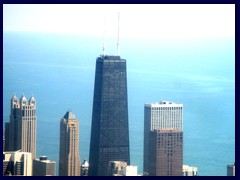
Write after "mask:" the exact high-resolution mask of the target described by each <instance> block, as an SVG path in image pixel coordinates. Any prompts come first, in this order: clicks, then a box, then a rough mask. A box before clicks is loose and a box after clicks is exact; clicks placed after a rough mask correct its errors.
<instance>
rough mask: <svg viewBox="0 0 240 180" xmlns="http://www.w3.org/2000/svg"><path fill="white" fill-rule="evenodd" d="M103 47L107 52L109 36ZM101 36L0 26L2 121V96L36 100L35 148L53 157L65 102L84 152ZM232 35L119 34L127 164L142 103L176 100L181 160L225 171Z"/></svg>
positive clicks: (137, 142) (231, 144)
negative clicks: (162, 36) (0, 31)
mask: <svg viewBox="0 0 240 180" xmlns="http://www.w3.org/2000/svg"><path fill="white" fill-rule="evenodd" d="M108 41H109V44H108V47H107V50H108V52H109V54H115V52H116V45H115V43H112V42H115V39H108ZM101 46H102V38H101V37H94V36H78V35H67V34H65V35H64V34H58V35H56V34H53V33H52V34H51V33H7V32H5V33H4V36H3V108H4V109H3V113H4V114H3V121H4V122H6V121H9V115H10V99H11V97H12V95H13V93H16V95H17V96H18V97H19V98H20V96H21V95H22V93H24V94H25V95H26V97H27V98H30V96H31V95H33V96H34V97H35V98H36V100H37V156H40V155H47V156H48V158H49V159H51V160H55V161H56V162H57V171H58V158H59V126H60V119H61V118H62V117H63V116H64V114H65V113H66V111H67V110H69V109H71V110H72V112H73V113H74V114H75V115H76V117H77V118H78V120H79V124H80V158H81V161H83V160H84V158H87V160H88V156H89V143H90V131H91V120H92V119H91V118H92V103H93V88H94V76H95V63H96V57H97V56H99V54H100V53H101ZM234 46H235V40H234V38H205V39H204V38H201V39H200V38H199V39H188V40H181V39H175V40H174V39H161V40H159V39H158V40H156V39H144V38H143V39H137V38H124V39H122V40H121V57H122V58H123V59H126V60H127V78H128V79H127V81H128V107H129V131H130V150H131V164H133V165H137V166H138V172H139V173H142V164H143V162H142V161H143V120H144V103H153V102H159V101H160V100H168V101H172V102H177V103H183V105H184V110H183V130H184V164H187V165H190V166H197V167H198V174H199V175H226V166H227V164H232V163H233V162H234V161H235V116H234V115H235V77H234V75H235V59H234V58H235V57H234V54H235V50H234V48H235V47H234Z"/></svg>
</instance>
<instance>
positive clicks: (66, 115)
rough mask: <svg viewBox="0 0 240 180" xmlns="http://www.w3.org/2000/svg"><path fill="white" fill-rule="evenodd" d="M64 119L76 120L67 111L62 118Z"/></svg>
mask: <svg viewBox="0 0 240 180" xmlns="http://www.w3.org/2000/svg"><path fill="white" fill-rule="evenodd" d="M63 118H64V119H68V120H69V119H76V118H75V115H74V114H73V113H72V112H71V111H67V113H66V114H65V115H64V117H63Z"/></svg>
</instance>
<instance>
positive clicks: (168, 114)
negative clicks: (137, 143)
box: [143, 101, 183, 175]
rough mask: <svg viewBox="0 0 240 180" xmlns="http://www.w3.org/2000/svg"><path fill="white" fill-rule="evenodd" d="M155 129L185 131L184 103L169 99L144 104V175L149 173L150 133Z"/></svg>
mask: <svg viewBox="0 0 240 180" xmlns="http://www.w3.org/2000/svg"><path fill="white" fill-rule="evenodd" d="M154 129H162V130H173V129H174V130H179V131H183V104H178V103H173V102H169V101H160V103H147V104H144V157H143V159H144V162H143V173H144V175H148V165H149V163H148V152H149V147H148V146H149V133H150V131H152V130H154Z"/></svg>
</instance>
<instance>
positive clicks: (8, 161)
mask: <svg viewBox="0 0 240 180" xmlns="http://www.w3.org/2000/svg"><path fill="white" fill-rule="evenodd" d="M3 176H32V153H29V152H20V151H9V152H3Z"/></svg>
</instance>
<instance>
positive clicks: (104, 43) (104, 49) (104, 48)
mask: <svg viewBox="0 0 240 180" xmlns="http://www.w3.org/2000/svg"><path fill="white" fill-rule="evenodd" d="M103 26H104V29H103V54H102V55H103V56H105V55H106V54H107V53H106V42H105V31H106V23H105V16H104V25H103Z"/></svg>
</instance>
